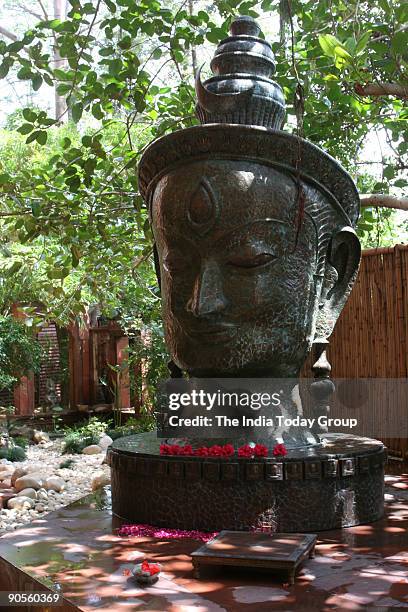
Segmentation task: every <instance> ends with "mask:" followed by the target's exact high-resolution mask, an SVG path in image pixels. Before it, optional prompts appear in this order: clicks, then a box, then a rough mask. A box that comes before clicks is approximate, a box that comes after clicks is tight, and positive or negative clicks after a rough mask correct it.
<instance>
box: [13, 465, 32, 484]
mask: <svg viewBox="0 0 408 612" xmlns="http://www.w3.org/2000/svg"><path fill="white" fill-rule="evenodd" d="M27 473H28V469H27V468H22V467H19V468H17V469H16V470H14V472H13V475H12V477H11V486H13V487H14V485H15V482H16V480H17V479H18V478H21V477H22V476H25V475H26V474H27Z"/></svg>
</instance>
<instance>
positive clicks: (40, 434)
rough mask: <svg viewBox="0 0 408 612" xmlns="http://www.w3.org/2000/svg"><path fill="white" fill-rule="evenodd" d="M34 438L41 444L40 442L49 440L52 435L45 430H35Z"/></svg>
mask: <svg viewBox="0 0 408 612" xmlns="http://www.w3.org/2000/svg"><path fill="white" fill-rule="evenodd" d="M33 440H34V442H35V443H36V444H39V443H40V442H49V441H50V436H49V435H48V434H47V433H45V431H37V430H35V431H34V433H33Z"/></svg>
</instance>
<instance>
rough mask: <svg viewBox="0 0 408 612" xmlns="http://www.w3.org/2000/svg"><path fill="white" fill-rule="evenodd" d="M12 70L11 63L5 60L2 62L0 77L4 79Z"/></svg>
mask: <svg viewBox="0 0 408 612" xmlns="http://www.w3.org/2000/svg"><path fill="white" fill-rule="evenodd" d="M9 70H10V64H9V63H8V62H6V61H3V62H2V63H1V64H0V79H4V77H6V76H7V75H8V71H9Z"/></svg>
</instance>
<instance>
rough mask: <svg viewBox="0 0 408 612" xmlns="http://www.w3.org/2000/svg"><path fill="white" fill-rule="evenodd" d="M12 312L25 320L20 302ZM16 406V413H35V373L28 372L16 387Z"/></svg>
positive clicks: (13, 307)
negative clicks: (19, 305)
mask: <svg viewBox="0 0 408 612" xmlns="http://www.w3.org/2000/svg"><path fill="white" fill-rule="evenodd" d="M12 314H13V317H14V318H15V319H19V320H24V319H25V318H26V314H25V312H24V311H22V310H20V309H19V307H18V304H13V306H12ZM14 406H15V408H16V414H22V415H23V414H24V415H26V414H33V412H34V408H35V385H34V374H33V373H32V372H30V373H28V374H27V376H22V378H21V379H20V382H19V384H17V385H16V386H15V388H14Z"/></svg>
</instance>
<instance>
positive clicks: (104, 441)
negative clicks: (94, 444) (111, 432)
mask: <svg viewBox="0 0 408 612" xmlns="http://www.w3.org/2000/svg"><path fill="white" fill-rule="evenodd" d="M112 442H113V440H112V438H111V437H110V436H107V435H106V434H105V435H104V436H102V438H101V439H100V440H99V442H98V446H100V447H101V449H102V450H106V449H107V448H108V446H110V445H111V444H112Z"/></svg>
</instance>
